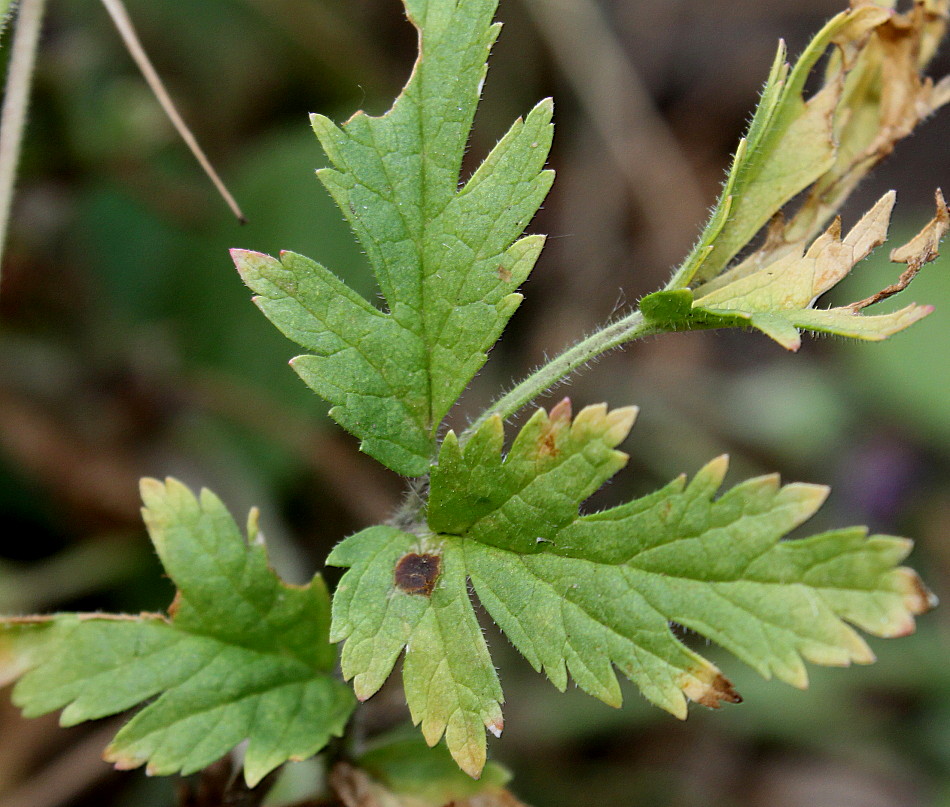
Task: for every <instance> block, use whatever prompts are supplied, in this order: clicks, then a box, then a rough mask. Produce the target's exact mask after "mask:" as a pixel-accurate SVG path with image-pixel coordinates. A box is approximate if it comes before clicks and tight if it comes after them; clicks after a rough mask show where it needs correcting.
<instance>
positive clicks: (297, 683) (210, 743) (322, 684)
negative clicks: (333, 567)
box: [2, 479, 353, 786]
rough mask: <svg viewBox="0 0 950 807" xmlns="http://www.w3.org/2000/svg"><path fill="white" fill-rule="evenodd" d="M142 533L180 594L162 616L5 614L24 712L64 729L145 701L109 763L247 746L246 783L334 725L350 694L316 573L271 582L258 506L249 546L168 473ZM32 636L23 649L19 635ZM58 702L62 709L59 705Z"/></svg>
mask: <svg viewBox="0 0 950 807" xmlns="http://www.w3.org/2000/svg"><path fill="white" fill-rule="evenodd" d="M142 496H143V499H144V502H145V505H146V506H145V509H144V511H143V513H144V517H145V521H146V524H147V526H148V529H149V535H150V536H151V538H152V542H153V543H154V545H155V549H156V551H157V552H158V555H159V557H160V559H161V561H162V564H163V565H164V567H165V570H166V571H167V573H168V575H169V577H170V578H171V579H172V580H173V581H174V582H175V584H176V586H177V588H178V594H177V596H176V598H175V602H174V603H173V604H172V607H171V608H170V609H169V616H168V617H166V616H164V615H160V614H142V615H140V616H110V615H104V614H59V615H56V616H53V617H49V618H39V617H33V618H27V619H25V620H16V619H13V620H6V621H5V622H4V623H3V626H2V630H3V634H2V636H3V643H4V644H5V645H7V647H8V648H9V649H11V650H12V651H13V658H14V660H16V659H19V660H20V662H21V664H20V666H21V669H19V670H17V672H18V673H20V674H22V673H24V672H25V674H24V675H23V677H22V679H21V680H20V681H19V683H18V684H17V686H16V688H15V690H14V696H13V697H14V701H15V702H16V703H17V704H18V705H19V706H21V707H22V708H23V712H24V714H25V715H27V716H30V717H32V716H37V715H41V714H45V713H47V712H51V711H54V710H56V709H60V708H63V714H62V718H61V722H62V723H63V725H74V724H76V723H80V722H82V721H85V720H92V719H95V718H100V717H104V716H106V715H110V714H115V713H117V712H121V711H124V710H126V709H129V708H131V707H133V706H136V705H139V704H141V703H143V702H145V701H149V700H151V699H153V698H154V699H155V700H153V701H152V702H151V703H149V705H147V706H146V707H145V708H144V709H142V710H141V711H140V712H138V713H137V714H136V715H135V716H134V717H133V718H132V719H131V720H130V721H129V722H128V723H127V724H126V725H125V726H124V727H123V728H122V729H121V730H120V731H119V733H118V734H117V735H116V737H115V739H114V741H113V742H112V744H111V745H110V746H109V748H108V749H107V750H106V758H107V759H108V760H109V761H112V762H114V763H115V764H116V767H119V768H134V767H138V766H139V765H142V764H144V763H148V770H149V772H150V773H156V774H168V773H176V772H181V773H184V774H188V773H192V772H194V771H197V770H200V769H201V768H204V767H206V766H207V765H209V764H210V763H212V762H214V761H215V760H216V759H218V758H219V757H221V756H222V755H223V754H225V753H227V752H228V751H229V750H231V749H232V748H233V747H235V746H236V745H238V744H240V743H241V742H243V741H245V740H247V741H248V746H247V751H246V754H245V761H244V770H245V778H246V779H247V782H248V784H249V785H251V786H253V785H254V784H256V783H257V782H259V781H260V780H261V779H262V778H263V777H264V776H265V775H266V774H267V773H268V772H270V771H271V770H273V769H274V768H276V767H277V766H279V765H281V764H282V763H284V762H286V761H287V760H289V759H302V758H305V757H308V756H312V755H313V754H315V753H317V752H318V751H319V750H320V749H322V748H323V747H324V746H325V745H326V743H327V742H328V741H329V739H330V737H331V736H337V735H340V734H341V733H342V730H343V726H344V725H345V723H346V721H347V719H348V717H349V715H350V712H351V711H352V708H353V698H352V694H351V693H350V692H349V689H348V687H345V686H344V685H343V684H342V683H341V682H340V681H338V680H336V679H335V678H334V676H333V667H334V664H335V660H336V654H335V652H334V649H333V647H332V645H330V644H329V641H328V627H329V616H330V614H329V610H330V604H329V597H328V594H327V591H326V587H325V586H324V584H323V581H322V579H321V578H319V577H316V578H314V580H313V581H312V582H311V583H310V584H308V585H307V586H303V587H296V586H289V585H286V584H284V583H282V582H281V581H280V580H279V579H278V577H277V576H276V575H275V574H274V573H273V571H272V570H271V569H270V568H269V567H268V566H267V558H266V553H265V550H264V546H263V544H262V543H260V542H258V540H257V538H258V536H257V530H256V514H255V513H253V512H252V515H251V519H250V521H249V530H248V532H249V536H248V537H249V539H250V541H251V543H250V544H248V543H247V541H245V539H244V537H242V536H241V534H240V531H239V530H238V528H237V525H236V524H235V523H234V521H233V520H232V519H231V516H230V515H229V514H228V512H227V510H226V509H225V508H224V505H223V504H222V503H221V502H220V500H219V499H218V498H217V497H215V496H214V495H213V494H212V493H210V492H209V491H207V490H205V491H202V493H201V496H200V498H195V497H194V496H193V495H192V494H191V492H190V491H188V490H187V488H185V487H184V486H183V485H181V484H180V483H178V482H175V481H174V480H168V481H167V482H166V483H165V484H162V483H159V482H157V481H155V480H148V479H147V480H143V483H142ZM29 636H32V638H33V642H32V646H30V645H28V644H26V643H25V642H26V638H27V637H29ZM64 707H65V708H64Z"/></svg>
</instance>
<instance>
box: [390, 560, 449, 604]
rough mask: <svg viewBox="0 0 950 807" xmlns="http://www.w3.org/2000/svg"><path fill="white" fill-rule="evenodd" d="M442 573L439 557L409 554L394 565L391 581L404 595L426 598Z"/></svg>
mask: <svg viewBox="0 0 950 807" xmlns="http://www.w3.org/2000/svg"><path fill="white" fill-rule="evenodd" d="M441 572H442V558H441V556H439V555H418V554H416V553H415V552H410V553H409V554H408V555H403V556H402V557H401V558H400V559H399V562H398V563H397V564H396V569H395V571H394V572H393V579H394V582H395V584H396V588H398V589H399V590H400V591H405V592H406V594H421V595H422V596H423V597H428V596H429V595H430V594H432V590H433V589H434V588H435V584H436V581H438V579H439V574H440V573H441Z"/></svg>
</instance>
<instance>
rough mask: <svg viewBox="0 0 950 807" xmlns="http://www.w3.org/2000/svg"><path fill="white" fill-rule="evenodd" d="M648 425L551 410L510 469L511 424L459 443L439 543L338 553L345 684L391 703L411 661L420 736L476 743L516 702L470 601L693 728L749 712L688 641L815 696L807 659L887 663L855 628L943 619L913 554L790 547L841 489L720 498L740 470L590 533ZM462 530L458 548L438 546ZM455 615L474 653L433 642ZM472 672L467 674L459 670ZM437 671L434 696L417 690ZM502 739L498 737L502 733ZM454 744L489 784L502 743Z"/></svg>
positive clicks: (439, 518)
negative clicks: (417, 563)
mask: <svg viewBox="0 0 950 807" xmlns="http://www.w3.org/2000/svg"><path fill="white" fill-rule="evenodd" d="M633 415H634V412H633V411H632V410H617V411H614V412H608V411H607V409H606V407H605V406H602V405H601V406H596V407H588V408H587V409H585V410H582V411H581V412H580V413H579V414H578V416H577V418H575V419H574V420H573V421H572V420H571V417H570V410H569V405H567V404H561V405H559V406H558V407H556V408H555V410H553V411H552V413H551V415H550V416H549V415H548V414H547V413H544V412H543V411H539V412H538V413H536V414H535V415H534V417H533V418H532V419H531V420H530V421H529V422H528V423H527V424H526V425H525V426H524V427H523V429H522V430H521V432H520V433H519V435H518V436H517V437H516V438H515V441H514V443H513V445H512V447H511V449H510V450H509V452H508V454H507V456H503V454H502V446H503V440H504V435H503V433H502V430H501V427H500V424H499V422H498V421H497V420H495V421H492V420H489V421H487V422H486V423H485V424H484V425H483V426H482V427H481V428H480V429H479V431H478V432H477V433H476V434H475V435H474V436H473V437H472V438H471V439H470V440H469V441H468V442H467V443H466V444H465V445H464V446H459V444H458V442H457V440H455V439H454V437H452V436H451V435H450V436H448V437H447V438H446V441H445V443H444V446H443V449H442V452H441V453H440V457H439V463H438V465H436V466H435V467H434V468H433V470H432V477H431V494H430V504H429V513H428V518H429V527H430V528H431V529H432V532H431V533H427V534H425V535H422V536H414V535H410V534H408V533H405V532H401V531H399V530H396V529H394V528H388V527H386V528H374V529H373V530H367V531H364V532H363V533H360V534H359V535H357V536H354V537H353V538H350V539H347V541H345V542H343V543H342V544H341V545H340V546H339V547H338V549H337V550H335V551H334V553H333V554H332V555H331V557H330V559H329V562H330V563H332V564H333V565H339V566H348V567H350V568H349V571H347V572H346V574H345V575H344V576H343V579H342V581H341V584H340V589H339V593H338V594H337V595H336V597H335V599H334V611H333V628H332V634H331V638H333V639H334V640H341V639H345V640H346V644H345V645H344V650H343V659H344V675H345V676H346V677H347V678H354V684H355V686H356V688H357V692H358V694H359V696H360V697H368V696H369V695H371V694H372V693H373V692H375V691H376V690H377V689H378V688H379V687H380V686H381V685H382V683H383V681H384V680H385V678H386V676H387V675H388V674H389V673H390V671H391V670H392V668H393V666H394V664H395V662H396V660H397V658H398V656H399V653H400V652H401V650H402V649H403V648H404V647H405V648H406V665H405V667H404V672H403V675H404V679H405V681H406V689H407V694H409V693H411V694H409V696H410V698H415V705H414V707H413V715H414V719H415V720H416V721H419V720H422V721H423V724H424V726H425V721H426V719H427V717H428V716H429V715H432V714H445V713H448V712H451V713H452V714H453V715H455V716H456V717H457V719H459V720H465V719H467V720H468V721H470V725H471V726H472V727H474V726H475V725H477V724H478V723H482V722H483V723H486V725H487V724H489V721H488V720H486V719H484V716H485V715H486V714H488V713H490V712H491V710H492V709H494V707H495V706H496V705H497V703H498V702H500V700H501V694H500V691H499V689H498V684H497V678H496V677H495V674H494V668H493V667H492V665H491V661H490V659H489V658H488V654H487V649H486V648H485V647H484V640H483V639H482V636H481V633H480V632H478V630H477V624H476V623H475V621H474V612H473V610H472V605H471V602H470V599H469V592H468V584H469V582H470V583H471V586H472V589H473V591H474V593H475V595H476V596H477V597H478V599H479V601H480V602H481V604H482V606H483V607H484V608H485V610H486V611H487V612H488V614H489V615H490V616H491V617H492V619H494V621H495V622H496V623H497V624H498V625H499V627H500V628H501V629H502V631H504V633H505V635H506V636H507V637H508V639H509V640H510V641H511V642H512V643H513V644H514V645H515V647H516V648H517V649H518V650H519V651H520V652H521V653H522V655H524V656H525V658H526V659H527V660H528V661H529V662H530V663H531V664H532V666H534V668H535V669H537V670H538V671H543V672H544V673H545V674H546V675H547V676H548V678H550V680H551V681H552V682H553V683H554V684H555V686H557V687H558V688H559V689H562V690H563V689H564V688H565V687H566V686H567V682H568V676H570V677H572V678H573V679H574V681H575V682H576V683H577V685H578V686H580V687H581V688H582V689H584V690H585V691H587V692H589V693H590V694H592V695H594V696H596V697H598V698H600V699H601V700H603V701H605V702H607V703H609V704H612V705H617V706H619V705H620V702H621V693H620V687H619V684H618V681H617V677H616V672H615V668H616V669H617V670H619V671H620V672H621V673H622V674H623V675H625V676H626V677H628V678H629V679H631V680H632V681H634V682H635V683H636V684H637V685H638V686H639V688H640V690H641V691H642V693H643V694H644V696H645V697H646V698H647V699H648V700H650V701H651V702H653V703H655V704H657V705H658V706H661V707H662V708H664V709H666V710H668V711H669V712H671V713H673V714H674V715H677V716H678V717H685V716H686V704H687V699H689V700H693V701H697V702H699V703H702V704H704V705H706V706H710V707H714V708H715V707H718V706H719V705H720V704H721V703H722V702H736V701H738V700H740V698H739V696H738V694H737V693H736V692H735V690H734V689H733V687H732V685H731V684H730V683H729V681H728V680H727V679H726V678H725V676H723V674H722V673H721V672H720V671H719V670H718V668H717V667H716V666H715V665H714V664H712V663H711V662H709V661H708V660H706V659H705V658H703V657H702V656H701V655H699V654H698V653H696V652H694V651H692V650H690V649H689V648H687V647H686V646H685V645H684V644H683V643H682V642H681V641H680V639H679V638H678V637H677V635H676V633H675V632H674V631H673V629H672V625H673V624H679V625H683V626H685V627H687V628H689V629H691V630H694V631H696V632H698V633H700V634H702V635H703V636H705V637H707V638H709V639H711V640H713V641H715V642H717V643H718V644H720V645H722V646H723V647H725V648H726V649H728V650H730V651H731V652H733V653H734V654H736V655H737V656H738V657H739V658H740V659H742V660H743V661H745V662H746V663H748V664H749V665H751V666H752V667H754V668H755V669H756V670H758V671H759V672H760V673H761V674H762V675H763V676H765V677H771V676H773V675H774V676H776V677H778V678H780V679H781V680H783V681H786V682H788V683H791V684H793V685H796V686H805V684H806V682H807V675H806V672H805V667H804V664H803V660H809V661H812V662H814V663H818V664H836V665H842V664H849V663H851V662H858V663H868V662H870V661H872V660H873V655H872V653H871V651H870V649H869V648H868V646H867V644H866V643H865V642H864V640H863V639H862V638H861V637H860V636H859V635H858V633H857V632H856V631H855V630H854V628H853V627H851V626H852V625H853V626H856V627H858V628H860V629H862V630H864V631H866V632H868V633H871V634H873V635H878V636H899V635H904V634H906V633H909V632H910V631H912V630H913V626H914V620H913V616H914V615H915V614H918V613H922V612H923V611H925V610H927V609H928V608H929V607H930V606H931V605H932V604H933V601H932V595H930V594H929V592H928V591H927V590H926V588H925V587H924V586H923V584H922V583H921V582H920V580H919V578H918V577H917V575H916V574H915V573H914V572H912V571H911V570H909V569H906V568H902V567H901V568H898V567H897V564H898V563H900V561H901V560H902V559H903V558H904V557H905V556H906V555H907V553H908V552H909V550H910V542H909V541H907V540H905V539H901V538H893V537H888V536H878V535H876V536H871V537H868V536H867V531H866V530H865V529H863V528H851V529H845V530H836V531H833V532H828V533H824V534H821V535H816V536H814V537H811V538H807V539H801V540H795V541H783V540H782V539H783V537H784V536H785V535H787V534H788V532H789V531H791V530H792V529H794V528H796V527H798V526H799V525H801V524H802V523H803V522H804V521H806V520H807V519H808V518H809V517H810V516H811V515H813V514H814V512H815V511H816V510H817V509H818V508H819V507H820V506H821V504H822V502H823V501H824V499H825V496H826V495H827V489H826V488H824V487H821V486H816V485H804V484H791V485H785V486H784V487H783V486H781V485H780V484H779V482H778V479H777V477H776V476H767V477H760V478H757V479H752V480H749V481H746V482H743V483H741V484H739V485H737V486H736V487H734V488H732V489H731V490H729V491H728V492H727V493H725V494H723V495H722V496H720V497H719V498H716V494H717V491H718V490H719V488H720V487H721V485H722V481H723V477H724V475H725V472H726V468H727V461H726V458H725V457H721V458H719V459H717V460H714V461H713V462H711V463H710V464H709V465H707V466H706V467H705V468H703V469H702V470H701V471H700V472H699V473H698V474H697V475H696V477H695V478H694V479H693V480H692V482H690V483H688V484H687V482H686V479H685V478H684V477H680V478H678V479H676V480H674V481H673V482H671V483H670V484H669V485H667V486H666V487H664V488H663V489H661V490H659V491H657V492H656V493H654V494H651V495H649V496H645V497H643V498H640V499H636V500H634V501H632V502H629V503H628V504H625V505H622V506H620V507H615V508H612V509H610V510H606V511H603V512H600V513H595V514H592V515H585V516H580V515H579V514H578V509H579V505H580V503H581V502H582V500H583V499H585V498H586V497H587V496H589V495H590V494H591V493H592V492H593V491H594V490H596V488H597V487H599V485H600V484H602V483H603V482H604V481H605V480H606V479H607V477H609V476H610V475H611V474H612V473H613V472H615V471H616V470H617V469H618V468H619V467H620V465H622V464H623V462H624V461H625V459H626V457H625V455H623V454H621V453H620V452H618V451H616V450H615V447H616V446H617V444H619V442H620V441H621V440H622V439H623V438H624V437H625V436H626V434H627V432H628V430H629V428H630V426H631V425H632V422H633ZM532 466H533V472H532V470H531V468H532ZM455 513H459V514H461V515H460V516H455V515H454V514H455ZM448 526H450V527H451V528H452V530H453V533H452V534H449V533H446V532H438V530H441V529H443V528H444V527H448ZM419 554H424V555H426V556H427V557H430V558H434V559H435V561H434V562H433V563H430V564H429V565H428V566H427V567H426V568H425V570H424V572H425V573H424V574H422V575H421V577H418V578H407V577H406V575H405V574H404V573H403V572H404V571H405V568H406V567H405V564H406V563H407V558H410V557H413V556H415V555H419ZM440 564H441V565H440ZM422 577H424V578H425V580H424V581H423V580H422V579H421V578H422ZM423 583H424V584H423ZM448 604H451V608H452V609H457V612H460V613H464V619H465V620H466V621H468V622H469V623H470V624H471V625H472V628H470V629H469V633H470V634H471V635H470V636H469V637H467V638H466V639H465V640H464V641H460V640H459V637H458V636H457V635H456V634H454V633H452V632H450V633H448V634H445V635H442V636H438V637H435V638H434V637H433V634H432V633H426V634H421V633H420V632H419V631H418V628H417V625H419V624H421V623H422V620H423V618H424V617H425V616H427V615H429V614H431V613H433V612H440V611H444V610H445V609H446V607H447V605H448ZM454 618H456V619H458V617H454ZM420 640H421V641H420ZM475 648H477V650H476V649H475ZM462 653H468V657H467V658H466V660H465V662H464V663H463V664H462V666H461V668H459V666H458V665H459V661H460V659H461V658H463V657H462V656H460V655H459V654H462ZM419 669H423V670H425V671H426V675H427V676H429V678H430V681H425V679H420V678H418V677H417V673H416V671H417V670H419ZM449 669H451V670H453V673H452V674H451V677H452V681H453V683H454V685H455V688H450V687H445V686H443V685H441V683H440V684H439V685H434V684H432V682H433V681H435V680H436V678H435V677H434V676H435V675H436V673H437V671H439V672H441V674H443V675H445V674H446V671H447V670H449ZM455 670H457V672H454V671H455ZM466 677H467V680H466ZM463 680H465V681H466V682H465V683H464V685H463V683H462V682H463ZM424 684H425V685H426V686H425V688H423V689H421V690H420V686H422V685H424ZM460 685H462V686H463V691H464V692H465V694H466V695H469V696H471V695H472V694H474V693H476V692H477V693H478V697H476V698H475V699H474V700H473V701H472V700H470V701H469V704H471V705H467V703H466V700H465V699H464V698H463V697H461V696H460V693H459V686H460ZM420 691H421V692H423V693H424V696H425V697H424V699H420ZM466 712H467V714H466ZM500 726H501V722H500V718H499V719H498V720H497V722H494V723H493V728H500ZM426 736H427V739H428V740H429V742H430V743H431V742H434V741H435V740H437V739H438V736H436V735H435V734H434V733H431V732H430V733H427V734H426ZM446 739H447V745H448V748H449V750H450V752H451V753H452V754H453V756H454V757H455V759H456V761H458V762H459V763H460V765H461V766H462V767H463V769H464V770H466V771H467V772H468V773H473V772H475V773H477V770H480V764H478V765H475V766H473V761H474V762H475V763H481V762H482V761H483V753H484V752H483V751H477V750H476V749H475V748H473V744H475V743H477V745H478V746H481V745H482V744H483V743H484V734H483V733H482V732H481V731H479V732H478V735H477V736H474V735H473V734H472V733H471V732H469V733H466V734H465V735H464V743H462V744H460V741H459V739H458V738H453V737H452V736H450V735H447V738H446ZM473 767H474V768H475V770H474V771H473Z"/></svg>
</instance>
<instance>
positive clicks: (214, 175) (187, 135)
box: [102, 0, 247, 224]
mask: <svg viewBox="0 0 950 807" xmlns="http://www.w3.org/2000/svg"><path fill="white" fill-rule="evenodd" d="M102 4H103V5H104V6H105V7H106V11H108V12H109V16H110V17H112V21H113V22H114V23H115V27H116V28H117V29H118V31H119V35H120V36H121V37H122V41H123V42H124V43H125V47H126V48H127V49H128V51H129V55H131V57H132V59H133V60H134V61H135V63H136V64H137V65H138V68H139V70H141V71H142V75H143V76H144V77H145V81H146V82H147V83H148V86H149V87H150V88H151V90H152V92H153V93H155V97H156V98H157V99H158V103H159V104H161V106H162V109H164V110H165V114H166V115H168V118H169V120H171V122H172V125H173V126H174V127H175V129H176V130H177V132H178V134H179V135H180V136H181V139H182V140H184V141H185V143H186V145H187V146H188V148H189V149H191V153H192V154H194V155H195V159H196V160H197V161H198V164H199V165H200V166H201V167H202V169H203V170H204V172H205V173H206V174H207V175H208V178H209V179H210V180H211V182H212V183H213V184H214V187H215V188H216V189H217V191H218V193H219V194H221V198H222V199H224V201H225V202H226V203H227V205H228V207H230V208H231V212H232V213H234V215H235V217H236V218H237V220H238V221H240V222H241V223H242V224H243V223H244V222H245V221H247V219H245V217H244V214H243V213H242V212H241V208H240V207H239V206H238V203H237V201H235V199H234V197H233V196H232V195H231V193H230V192H229V191H228V189H227V188H226V187H225V185H224V182H222V181H221V177H219V176H218V172H217V171H215V170H214V166H212V165H211V162H210V161H209V160H208V158H207V157H206V156H205V153H204V151H202V149H201V146H199V145H198V141H197V140H196V139H195V136H194V135H193V134H192V133H191V130H190V129H189V128H188V126H187V125H186V124H185V122H184V120H182V117H181V115H180V114H179V113H178V110H177V108H176V107H175V104H174V102H173V101H172V99H171V96H170V95H169V94H168V92H167V91H166V89H165V85H164V84H162V80H161V78H159V76H158V73H157V72H156V71H155V68H154V67H153V66H152V63H151V61H150V60H149V58H148V55H147V54H146V53H145V49H144V48H143V47H142V43H141V42H140V41H139V38H138V34H136V32H135V28H134V26H133V25H132V20H131V18H130V17H129V14H128V11H126V8H125V6H124V5H123V3H122V0H102Z"/></svg>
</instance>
